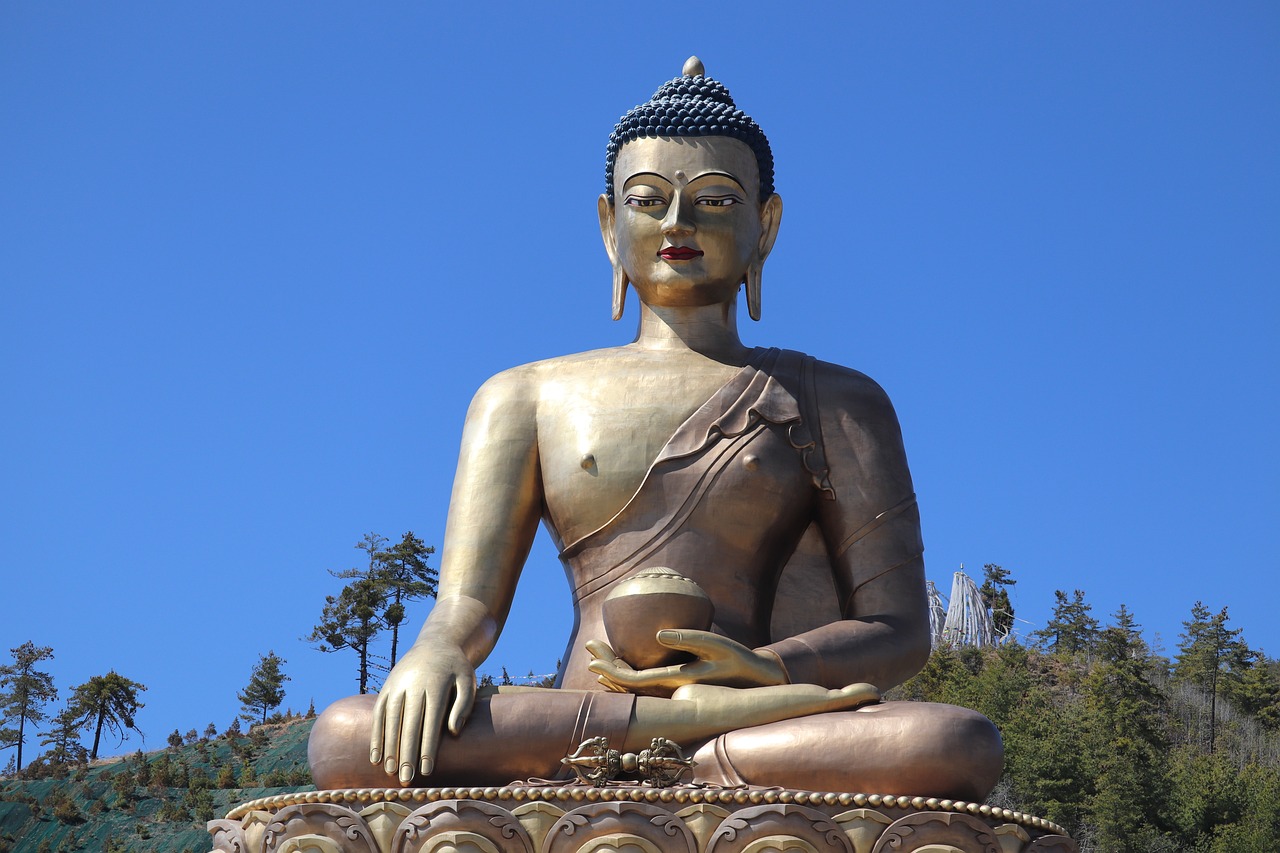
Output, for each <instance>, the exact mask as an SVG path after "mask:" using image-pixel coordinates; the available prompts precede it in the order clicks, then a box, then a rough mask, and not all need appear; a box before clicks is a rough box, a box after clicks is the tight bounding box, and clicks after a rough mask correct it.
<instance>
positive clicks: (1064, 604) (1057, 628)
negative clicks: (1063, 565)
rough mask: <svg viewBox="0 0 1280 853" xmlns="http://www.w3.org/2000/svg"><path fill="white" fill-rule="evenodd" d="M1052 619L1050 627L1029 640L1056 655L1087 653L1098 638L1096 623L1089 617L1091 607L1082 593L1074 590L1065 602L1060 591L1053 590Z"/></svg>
mask: <svg viewBox="0 0 1280 853" xmlns="http://www.w3.org/2000/svg"><path fill="white" fill-rule="evenodd" d="M1053 597H1054V607H1053V616H1052V618H1050V620H1049V624H1048V625H1045V626H1044V628H1042V629H1040V630H1039V631H1036V632H1035V633H1034V634H1032V635H1031V636H1032V638H1033V639H1035V640H1037V641H1038V642H1040V643H1042V644H1043V645H1045V646H1046V647H1048V648H1049V649H1051V650H1052V651H1053V652H1055V653H1064V654H1068V655H1074V654H1088V653H1089V652H1091V651H1092V650H1093V646H1094V643H1096V642H1097V639H1098V620H1097V619H1094V618H1093V617H1092V616H1090V615H1089V612H1090V611H1091V610H1092V609H1093V608H1092V606H1090V605H1088V604H1086V603H1085V600H1084V590H1079V589H1077V590H1076V591H1075V592H1074V593H1073V594H1072V597H1071V600H1070V601H1068V600H1067V594H1066V593H1065V592H1064V591H1062V590H1060V589H1059V590H1054V593H1053Z"/></svg>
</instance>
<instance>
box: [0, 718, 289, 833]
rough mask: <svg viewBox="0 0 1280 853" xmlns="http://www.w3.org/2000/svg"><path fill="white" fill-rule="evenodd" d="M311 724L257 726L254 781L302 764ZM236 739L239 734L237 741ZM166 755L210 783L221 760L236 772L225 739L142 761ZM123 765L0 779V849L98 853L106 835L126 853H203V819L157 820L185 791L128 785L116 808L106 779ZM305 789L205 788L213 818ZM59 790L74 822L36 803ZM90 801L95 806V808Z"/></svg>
mask: <svg viewBox="0 0 1280 853" xmlns="http://www.w3.org/2000/svg"><path fill="white" fill-rule="evenodd" d="M312 722H313V721H312V720H306V719H302V718H296V719H293V720H290V721H287V722H284V723H280V724H277V725H271V726H266V727H264V728H265V730H266V732H267V735H268V740H267V743H266V744H265V745H264V746H263V747H262V749H261V750H259V751H257V752H256V753H255V754H254V757H253V759H252V761H251V762H250V763H251V765H252V767H253V769H254V773H255V775H256V776H257V778H258V779H262V778H263V777H265V776H266V775H267V774H269V773H271V772H272V771H275V770H280V771H283V772H285V773H290V772H294V771H297V770H298V769H305V768H306V766H307V735H308V734H309V733H310V732H311V724H312ZM244 740H246V739H245V738H241V741H242V742H243V741H244ZM166 754H167V755H168V756H169V760H170V761H171V762H177V761H178V760H179V759H181V760H182V761H184V762H185V763H186V764H187V766H188V767H189V768H190V770H191V771H195V770H196V768H202V769H203V770H204V771H205V772H206V773H207V774H208V775H209V778H210V779H212V780H216V778H217V775H218V769H219V767H220V766H221V765H224V764H229V765H231V766H232V767H233V768H236V769H237V770H238V769H239V768H240V766H241V760H240V759H239V758H238V757H236V756H235V755H234V754H233V752H232V749H231V744H230V742H229V741H227V740H226V739H225V738H222V737H219V738H215V739H213V740H210V741H206V742H203V743H196V744H190V745H187V746H183V747H180V748H177V749H172V748H171V749H166V750H161V751H158V752H152V753H148V754H147V759H148V763H149V764H151V765H152V766H155V763H156V761H158V760H160V759H161V756H163V755H166ZM130 765H132V761H131V760H129V761H125V760H124V759H123V758H115V759H108V760H106V761H102V762H98V763H96V764H94V765H93V766H91V767H89V768H86V769H84V770H81V771H77V772H75V773H72V774H71V776H70V777H68V778H65V779H39V780H34V781H23V780H13V779H8V780H3V781H0V851H11V853H36V851H37V850H38V849H39V847H40V844H41V842H44V841H48V842H49V849H50V850H52V851H58V853H63V851H66V853H71V851H81V850H83V851H93V853H99V851H102V850H104V849H106V846H107V841H108V838H111V839H114V840H115V841H117V842H123V847H122V848H120V849H124V850H128V851H131V853H144V851H145V853H151V851H156V853H161V851H163V853H182V851H185V850H190V851H192V853H204V851H207V850H209V835H208V833H207V832H206V831H205V828H204V824H203V822H197V821H196V820H195V819H194V817H192V816H191V815H190V812H189V811H188V817H187V819H185V820H161V819H160V815H159V812H160V811H161V809H162V807H163V806H164V804H165V802H166V801H169V802H171V803H173V804H175V805H179V806H180V805H182V803H183V798H184V796H185V795H186V793H187V791H186V788H160V787H157V786H154V785H152V786H148V787H145V788H144V787H141V786H135V787H134V790H133V796H132V798H131V808H126V807H124V804H123V803H122V802H121V799H120V797H119V795H118V794H117V792H116V791H115V789H114V787H113V784H112V782H113V778H114V777H115V776H116V774H118V773H120V772H121V770H122V769H123V768H125V767H126V766H130ZM308 778H309V776H308ZM214 784H216V782H215V783H214ZM312 787H313V786H310V785H305V786H302V787H285V788H226V789H219V788H217V787H212V788H211V789H210V794H212V797H213V806H214V812H215V816H216V817H221V816H222V815H225V814H226V813H227V812H228V811H229V810H230V809H231V808H232V807H233V806H234V805H236V804H238V803H242V802H244V801H246V800H252V799H256V798H258V797H264V796H267V795H269V794H277V793H281V792H283V791H296V790H311V789H312ZM59 790H61V791H65V792H67V793H68V794H70V795H71V797H72V799H73V801H74V803H75V806H76V810H77V811H78V812H79V814H80V815H81V816H82V820H81V821H78V822H76V821H72V822H63V821H60V820H58V819H56V818H55V817H54V816H53V814H52V810H51V809H49V808H47V807H44V806H43V805H42V804H45V803H47V802H49V797H50V795H53V794H55V792H56V791H59ZM95 802H97V803H100V804H101V805H95Z"/></svg>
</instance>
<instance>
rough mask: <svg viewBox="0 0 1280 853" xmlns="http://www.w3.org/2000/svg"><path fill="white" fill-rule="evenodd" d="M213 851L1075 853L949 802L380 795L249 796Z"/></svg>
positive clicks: (592, 793) (999, 812)
mask: <svg viewBox="0 0 1280 853" xmlns="http://www.w3.org/2000/svg"><path fill="white" fill-rule="evenodd" d="M209 832H210V834H211V835H212V836H213V851H214V852H215V853H604V851H625V853H888V851H893V853H909V851H916V853H1076V851H1077V847H1076V844H1075V842H1073V841H1072V840H1071V839H1070V838H1068V837H1066V835H1065V833H1064V832H1063V830H1062V828H1061V827H1059V826H1057V825H1055V824H1052V823H1049V822H1048V821H1046V820H1043V819H1041V818H1038V817H1032V816H1030V815H1026V814H1022V813H1021V812H1013V811H1009V810H1007V809H999V808H993V807H991V806H984V805H978V804H977V803H964V802H958V801H951V800H935V799H924V798H921V797H914V798H911V797H893V796H880V795H878V794H873V795H870V796H868V795H865V794H834V793H816V792H812V791H785V790H779V789H760V788H753V789H719V788H693V787H676V788H664V789H656V788H650V787H647V786H641V785H633V786H619V787H607V788H589V787H582V786H570V787H533V786H527V787H526V786H511V787H505V788H410V789H398V788H379V789H360V790H345V791H309V792H306V793H300V794H283V795H279V796H275V797H267V798H264V799H261V800H254V801H252V802H249V803H245V804H243V805H241V806H237V807H236V808H235V809H233V810H232V811H231V813H230V814H228V815H227V817H226V818H225V819H223V820H214V821H210V822H209Z"/></svg>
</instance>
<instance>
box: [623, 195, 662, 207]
mask: <svg viewBox="0 0 1280 853" xmlns="http://www.w3.org/2000/svg"><path fill="white" fill-rule="evenodd" d="M622 203H623V204H626V205H630V206H631V207H657V206H658V205H660V204H664V203H666V199H664V198H663V197H662V196H652V195H629V196H627V197H626V199H625V200H623V202H622Z"/></svg>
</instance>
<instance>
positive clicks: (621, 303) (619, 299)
mask: <svg viewBox="0 0 1280 853" xmlns="http://www.w3.org/2000/svg"><path fill="white" fill-rule="evenodd" d="M630 283H631V282H629V281H628V280H627V271H626V270H624V269H623V268H622V264H614V265H613V319H615V320H621V319H622V309H623V308H625V307H626V304H627V285H628V284H630Z"/></svg>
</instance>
